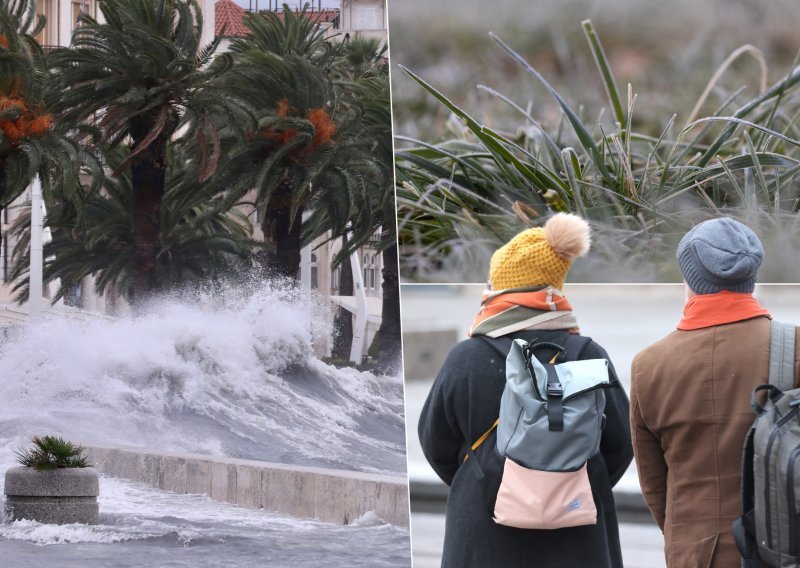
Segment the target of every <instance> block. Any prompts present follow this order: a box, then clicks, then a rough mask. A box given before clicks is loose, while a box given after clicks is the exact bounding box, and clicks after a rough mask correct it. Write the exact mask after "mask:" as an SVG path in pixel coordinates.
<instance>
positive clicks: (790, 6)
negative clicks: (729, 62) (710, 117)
mask: <svg viewBox="0 0 800 568" xmlns="http://www.w3.org/2000/svg"><path fill="white" fill-rule="evenodd" d="M587 18H589V19H591V20H592V22H593V23H594V25H595V28H596V31H597V34H598V35H599V37H600V39H601V40H602V43H603V46H604V48H605V51H606V55H608V58H609V60H610V63H611V66H612V69H613V71H614V73H615V75H616V77H617V82H618V84H619V86H620V89H621V90H622V91H623V94H624V92H625V90H626V88H627V87H626V86H627V84H628V83H629V82H630V83H632V84H633V88H634V92H635V93H638V95H639V97H638V100H637V105H636V108H637V112H636V114H635V115H634V120H636V121H641V122H642V123H647V124H649V125H650V126H651V128H652V133H654V134H655V135H658V133H659V131H660V129H661V128H662V127H663V124H664V123H665V121H666V120H668V119H669V117H670V116H671V115H672V113H673V112H675V113H678V115H679V116H678V118H679V119H680V118H683V119H685V118H686V116H687V115H688V113H689V112H690V111H691V109H692V107H693V105H694V104H695V102H696V101H697V100H698V98H699V97H700V94H701V93H702V91H703V88H704V87H705V85H706V83H707V82H708V80H709V78H710V77H711V75H712V74H713V73H714V71H715V70H716V69H717V67H719V65H720V63H722V61H723V60H724V59H725V58H726V57H727V56H728V55H729V54H730V53H731V52H732V51H733V50H735V49H736V48H738V47H739V46H740V45H743V44H747V43H750V44H753V45H755V46H757V47H758V48H759V49H760V50H761V51H762V52H763V54H764V57H765V58H766V62H767V64H768V74H769V81H768V82H769V83H770V84H771V83H773V82H774V81H776V80H777V79H778V78H780V76H782V75H783V74H785V73H786V71H787V69H788V68H789V67H790V66H791V64H792V61H793V60H794V58H795V55H796V54H797V50H798V48H800V34H798V29H799V28H798V25H799V24H800V2H797V1H796V0H770V1H769V2H763V1H762V0H672V1H670V2H649V1H647V0H561V1H560V2H549V1H546V0H495V1H493V2H479V1H464V0H458V1H454V0H445V1H441V2H425V1H423V0H402V1H399V2H392V3H391V6H390V9H389V33H390V37H391V52H392V97H393V101H392V104H393V113H394V122H395V127H394V128H395V134H397V135H403V136H411V137H414V138H420V139H422V140H429V141H436V140H437V139H439V138H441V137H442V136H443V135H444V133H445V130H446V122H447V118H448V116H449V113H448V112H447V110H446V109H445V108H444V107H442V105H440V104H439V103H437V102H436V101H435V100H434V99H433V98H432V97H431V96H430V95H428V94H427V93H425V92H424V91H423V90H422V89H421V88H420V87H419V86H418V85H417V84H416V83H414V82H413V81H412V80H411V79H409V78H408V77H407V76H406V75H405V74H404V73H402V72H400V71H399V69H398V65H403V66H404V67H408V68H409V69H411V70H412V71H414V72H415V73H417V74H418V75H420V76H422V77H423V78H424V79H426V80H427V81H429V82H431V83H432V84H433V85H434V86H436V87H437V88H438V89H440V90H441V91H443V92H444V93H446V94H447V95H448V96H449V97H451V98H452V100H453V101H454V102H455V103H456V104H458V105H459V106H461V107H462V108H464V109H466V110H469V111H470V112H473V113H475V114H476V115H477V117H478V118H484V119H487V120H489V119H490V120H489V122H491V123H492V124H493V125H494V126H498V127H505V128H515V127H516V126H517V125H518V124H519V115H518V114H517V113H515V112H513V111H512V110H511V109H510V108H509V107H508V106H507V105H504V104H502V103H500V102H499V101H496V100H493V98H492V97H490V96H488V95H486V94H485V93H483V94H482V93H481V92H480V91H479V90H478V89H477V88H476V87H477V85H478V84H484V85H487V86H490V87H493V88H496V89H499V90H501V91H502V92H503V93H504V94H506V95H508V96H509V97H510V98H511V99H513V100H515V101H527V100H531V101H532V102H533V104H534V105H537V106H538V105H544V106H545V107H546V108H548V109H549V113H550V116H551V118H553V119H556V120H557V119H558V109H557V107H556V105H555V103H554V102H553V101H552V99H551V98H550V97H549V96H548V95H547V93H546V92H545V91H544V90H543V89H541V87H540V86H539V85H536V84H535V83H534V82H533V81H532V80H531V78H530V77H528V76H527V75H525V74H524V73H522V72H520V69H519V67H518V66H517V64H515V63H514V62H513V61H512V60H511V59H510V58H509V57H508V56H507V55H506V54H505V53H503V51H502V50H501V49H500V48H499V47H498V46H497V45H495V44H494V42H493V41H492V40H491V39H490V38H489V35H488V33H489V32H490V31H493V32H494V33H496V34H497V35H498V36H499V37H500V38H501V39H502V40H503V41H505V42H506V43H508V44H509V45H510V46H511V47H513V48H514V49H515V50H516V51H518V52H519V53H520V54H521V55H522V56H524V57H525V59H526V60H527V61H528V62H530V63H531V65H533V66H534V67H535V68H536V69H537V70H538V71H540V72H541V73H542V74H543V75H544V76H545V77H546V78H547V79H548V81H550V82H551V83H552V84H553V86H554V87H555V88H556V90H557V91H559V92H561V93H562V94H564V95H566V96H568V97H569V98H570V102H571V103H572V104H575V105H578V104H580V105H582V106H584V107H585V108H586V111H587V112H588V113H589V114H592V113H597V112H599V110H600V108H601V107H603V106H607V101H606V95H605V91H604V90H603V85H602V82H601V78H600V75H599V74H598V72H597V68H596V67H595V65H594V62H593V61H592V57H591V52H590V51H589V49H588V46H587V42H586V39H585V37H584V35H583V32H582V30H581V27H580V23H581V21H583V20H584V19H587ZM759 73H760V71H759V65H758V64H757V63H756V62H755V61H754V60H753V59H749V58H743V59H742V60H740V61H738V62H737V63H735V64H734V66H733V67H732V69H731V70H730V71H729V72H728V73H726V75H725V77H724V78H723V81H722V83H721V86H720V88H722V89H726V90H730V91H732V90H735V89H738V88H739V87H741V86H746V87H747V89H749V90H750V91H749V92H750V95H751V96H753V95H755V94H756V90H757V85H758V79H759ZM546 115H547V113H546ZM681 115H683V116H681ZM537 116H538V114H537ZM634 126H636V125H634Z"/></svg>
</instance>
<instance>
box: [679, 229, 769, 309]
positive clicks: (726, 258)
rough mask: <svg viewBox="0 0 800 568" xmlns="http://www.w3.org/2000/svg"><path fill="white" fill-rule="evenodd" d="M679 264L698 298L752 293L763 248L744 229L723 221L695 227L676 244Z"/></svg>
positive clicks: (749, 232) (759, 242)
mask: <svg viewBox="0 0 800 568" xmlns="http://www.w3.org/2000/svg"><path fill="white" fill-rule="evenodd" d="M677 256H678V264H679V265H680V267H681V271H682V272H683V277H684V278H685V279H686V283H687V284H688V285H689V288H691V289H692V290H693V291H694V292H695V293H697V294H715V293H717V292H720V291H722V290H730V291H732V292H746V293H749V294H752V293H753V290H755V286H756V272H757V271H758V267H759V266H760V265H761V259H762V258H763V257H764V248H763V247H762V246H761V241H759V240H758V237H757V236H756V234H755V233H754V232H753V231H751V230H750V229H749V228H748V227H747V226H746V225H744V224H742V223H740V222H739V221H736V220H734V219H730V218H728V217H723V218H721V219H711V220H710V221H704V222H702V223H700V224H699V225H695V226H694V227H693V228H692V230H690V231H689V232H688V233H686V235H685V236H684V237H683V238H682V239H681V242H680V243H679V244H678V254H677Z"/></svg>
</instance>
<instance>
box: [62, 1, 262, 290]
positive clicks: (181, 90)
mask: <svg viewBox="0 0 800 568" xmlns="http://www.w3.org/2000/svg"><path fill="white" fill-rule="evenodd" d="M99 7H100V10H101V11H102V13H103V16H104V19H105V22H103V23H101V22H99V21H96V20H95V19H93V18H91V17H89V16H88V15H86V14H83V15H81V25H80V27H79V28H78V29H77V30H76V31H75V32H74V34H73V37H72V45H71V47H70V48H69V49H63V50H58V51H56V52H54V53H53V54H52V56H51V57H52V59H53V68H54V71H55V74H54V79H55V88H54V89H52V90H51V94H50V96H51V97H52V106H53V108H54V109H55V111H56V112H57V113H58V116H59V119H60V120H63V121H64V122H66V123H67V124H70V125H75V126H82V127H91V128H94V129H96V131H97V132H98V134H99V135H100V138H101V141H102V144H103V145H104V146H106V147H108V148H111V149H114V148H116V147H118V146H120V145H123V144H127V143H128V141H129V143H130V148H131V151H130V152H129V153H128V154H127V157H126V158H125V160H124V161H123V162H122V163H121V164H119V166H118V167H117V168H116V169H115V171H114V172H113V174H114V175H115V176H119V175H121V174H123V173H124V172H127V171H130V178H131V191H132V202H131V207H132V212H133V236H132V246H133V255H132V271H133V282H132V287H131V290H130V293H131V300H132V302H133V303H134V304H138V303H140V302H143V301H145V300H146V299H147V298H148V296H150V295H151V294H152V293H153V292H156V291H158V290H159V288H160V285H161V280H160V278H159V274H158V267H159V258H158V255H159V254H160V252H161V251H162V250H163V248H164V246H165V243H164V242H163V241H162V226H161V223H162V220H163V219H164V215H163V214H162V202H163V200H164V198H165V192H166V189H167V153H168V148H169V147H170V146H171V145H176V146H180V145H186V144H194V145H195V146H196V148H197V153H196V154H195V156H196V157H194V158H193V159H191V160H187V162H186V163H185V164H184V166H185V168H186V171H187V174H190V175H191V176H192V178H193V179H194V180H196V181H197V182H198V183H200V182H203V181H205V180H207V179H208V178H209V177H210V176H211V175H212V174H213V172H214V170H215V168H216V165H217V162H218V160H219V156H220V137H219V126H218V125H219V124H220V122H221V120H224V121H226V122H238V123H242V122H245V121H246V120H248V117H249V115H248V114H247V112H246V110H247V109H246V107H245V106H243V105H241V104H240V101H238V99H236V98H235V97H232V96H231V94H230V93H226V92H224V91H223V90H222V88H221V86H220V84H219V83H218V79H219V77H220V76H221V74H222V73H223V72H224V71H225V70H226V69H227V68H228V66H229V65H230V63H231V59H230V57H229V56H227V55H225V54H222V55H219V56H217V57H214V53H215V51H216V48H217V42H214V43H212V44H210V45H208V46H206V47H202V46H201V44H200V34H201V29H202V23H203V17H202V12H201V10H200V6H199V5H198V3H197V1H196V0H101V1H100V3H99ZM219 117H223V119H220V118H219Z"/></svg>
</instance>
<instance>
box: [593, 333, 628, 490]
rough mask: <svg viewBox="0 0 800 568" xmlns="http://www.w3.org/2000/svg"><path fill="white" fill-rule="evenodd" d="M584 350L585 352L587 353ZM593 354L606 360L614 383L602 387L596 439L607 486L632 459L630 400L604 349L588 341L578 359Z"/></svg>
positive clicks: (619, 476)
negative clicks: (603, 401) (602, 406)
mask: <svg viewBox="0 0 800 568" xmlns="http://www.w3.org/2000/svg"><path fill="white" fill-rule="evenodd" d="M587 352H588V353H587ZM591 353H594V355H592V356H594V357H602V358H604V359H606V360H608V374H609V376H610V378H611V380H612V381H614V382H616V383H617V386H616V387H613V388H610V389H606V391H605V392H606V408H605V415H606V427H605V429H604V430H603V435H602V437H601V438H600V452H601V453H602V454H603V459H604V460H605V462H606V468H607V469H608V478H609V480H610V481H611V487H614V486H615V485H616V484H617V482H618V481H619V480H620V479H621V478H622V474H623V473H625V470H627V469H628V466H629V465H630V463H631V460H633V445H632V444H631V428H630V403H629V401H628V395H627V394H625V389H624V388H623V387H622V384H620V382H619V379H618V378H617V372H616V370H615V369H614V364H613V363H612V362H611V359H609V357H608V353H606V351H605V349H603V348H602V347H600V346H599V345H597V344H596V343H594V342H592V343H590V344H589V345H588V346H587V349H586V350H584V355H583V356H582V358H588V357H587V355H589V354H591Z"/></svg>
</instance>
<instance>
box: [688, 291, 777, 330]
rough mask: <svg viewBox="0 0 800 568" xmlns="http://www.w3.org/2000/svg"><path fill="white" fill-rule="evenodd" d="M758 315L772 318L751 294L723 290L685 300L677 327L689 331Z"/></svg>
mask: <svg viewBox="0 0 800 568" xmlns="http://www.w3.org/2000/svg"><path fill="white" fill-rule="evenodd" d="M760 316H767V317H768V318H770V319H772V316H770V315H769V311H768V310H767V309H766V308H764V307H763V306H762V305H761V304H759V303H758V300H756V299H755V298H754V297H753V295H752V294H745V293H742V292H731V291H729V290H723V291H722V292H717V293H716V294H699V295H697V296H693V297H692V298H691V299H690V300H689V301H688V302H686V305H685V306H684V308H683V318H682V319H681V321H680V323H678V329H681V330H684V331H689V330H692V329H701V328H703V327H713V326H715V325H723V324H726V323H733V322H736V321H742V320H747V319H752V318H757V317H760Z"/></svg>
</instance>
